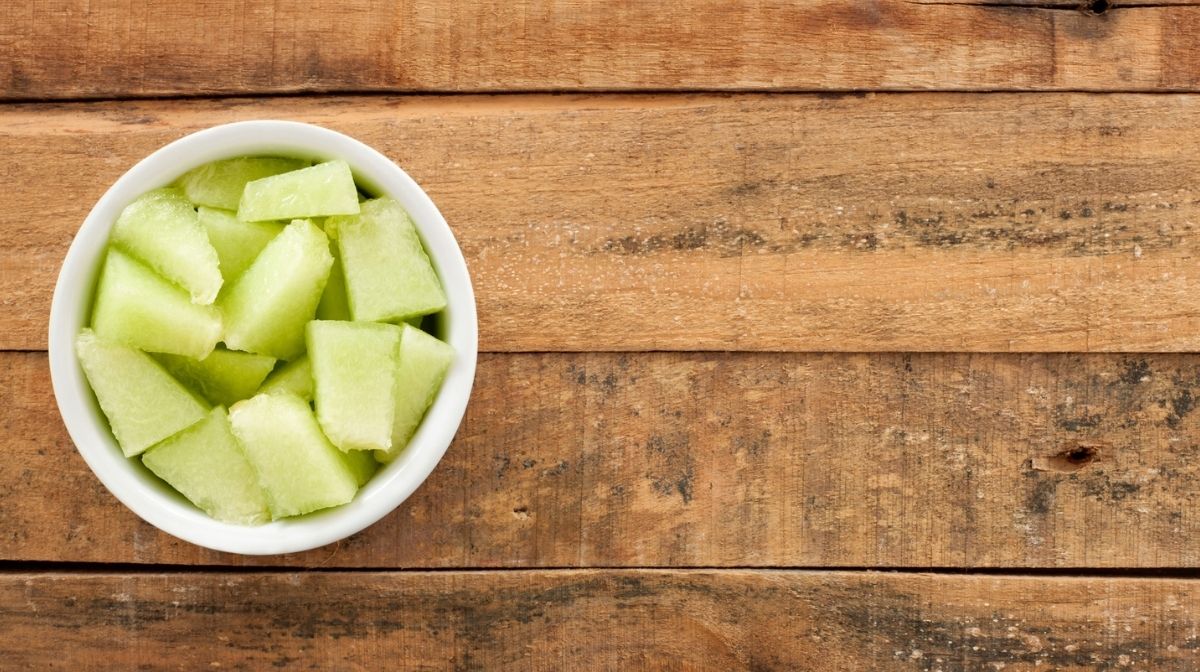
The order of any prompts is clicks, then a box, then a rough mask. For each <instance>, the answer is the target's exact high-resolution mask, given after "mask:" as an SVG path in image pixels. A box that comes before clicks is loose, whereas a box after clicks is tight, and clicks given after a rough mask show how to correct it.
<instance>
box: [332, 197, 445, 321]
mask: <svg viewBox="0 0 1200 672" xmlns="http://www.w3.org/2000/svg"><path fill="white" fill-rule="evenodd" d="M330 226H335V227H336V228H337V232H338V233H337V244H338V251H339V252H340V253H341V258H342V272H343V273H344V274H345V278H346V298H347V299H348V301H349V303H350V313H351V315H353V316H354V319H356V320H370V321H374V322H400V321H402V320H405V319H407V318H410V317H418V316H421V315H426V314H428V313H436V312H437V311H439V310H441V309H443V308H445V307H446V295H445V293H444V292H443V291H442V285H441V283H440V282H439V281H438V277H437V273H436V272H435V271H434V270H433V266H432V265H431V264H430V263H429V257H428V256H427V255H426V254H425V249H424V248H423V247H421V238H420V236H418V235H417V229H416V227H415V226H414V225H413V222H412V220H411V219H409V217H408V213H406V212H405V211H404V208H402V207H401V206H400V204H399V203H397V202H396V201H394V200H393V199H390V198H377V199H375V200H373V201H367V202H366V203H363V204H362V212H361V213H359V215H358V216H355V217H331V218H330V219H329V221H328V222H326V228H328V227H330Z"/></svg>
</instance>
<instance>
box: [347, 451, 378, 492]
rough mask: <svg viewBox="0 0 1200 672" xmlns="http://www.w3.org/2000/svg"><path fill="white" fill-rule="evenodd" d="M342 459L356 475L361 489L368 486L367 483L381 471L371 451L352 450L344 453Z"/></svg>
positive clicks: (355, 477)
mask: <svg viewBox="0 0 1200 672" xmlns="http://www.w3.org/2000/svg"><path fill="white" fill-rule="evenodd" d="M342 459H343V460H344V461H345V462H346V467H347V468H349V469H350V472H351V473H353V474H354V479H355V481H356V482H357V483H358V485H359V487H362V486H363V485H366V483H367V481H369V480H371V477H372V476H374V475H375V472H376V471H378V470H379V463H378V462H376V461H375V456H374V455H373V454H372V453H371V451H369V450H350V451H346V452H344V453H342Z"/></svg>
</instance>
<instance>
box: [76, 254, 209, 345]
mask: <svg viewBox="0 0 1200 672" xmlns="http://www.w3.org/2000/svg"><path fill="white" fill-rule="evenodd" d="M92 329H95V330H96V333H97V334H98V335H99V336H100V337H101V338H105V339H108V340H111V341H118V342H120V343H124V344H126V345H131V346H133V347H135V348H139V349H141V350H145V351H147V352H165V353H168V354H172V355H183V356H185V357H192V358H194V359H203V358H205V357H207V356H208V353H210V352H212V350H213V348H214V347H216V345H217V341H219V340H220V339H221V314H220V313H218V312H217V309H216V308H214V307H213V306H201V305H197V304H194V303H192V301H191V299H190V298H188V295H187V292H185V291H183V290H182V289H180V288H178V287H176V286H175V285H172V284H171V283H169V282H167V281H166V280H164V279H163V278H162V277H161V276H159V275H157V274H156V273H155V272H154V271H151V270H150V269H149V268H147V267H145V266H143V265H142V264H140V263H138V262H136V261H134V260H133V259H130V258H129V257H128V256H126V255H125V254H124V253H123V252H121V251H119V250H116V249H109V251H108V256H107V257H106V258H105V260H104V269H103V270H102V271H101V272H100V283H99V286H98V287H97V288H96V301H95V304H94V305H93V306H92Z"/></svg>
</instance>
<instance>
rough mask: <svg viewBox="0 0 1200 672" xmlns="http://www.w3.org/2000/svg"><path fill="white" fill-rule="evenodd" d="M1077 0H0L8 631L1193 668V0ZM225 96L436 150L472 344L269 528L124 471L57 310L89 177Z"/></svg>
mask: <svg viewBox="0 0 1200 672" xmlns="http://www.w3.org/2000/svg"><path fill="white" fill-rule="evenodd" d="M193 4H194V5H195V6H194V7H190V8H187V9H184V8H185V6H187V5H193ZM1078 4H1079V3H1078V2H1076V1H1074V0H1037V1H1036V2H1033V1H1030V2H1026V1H1025V0H1013V1H1011V2H992V1H991V0H950V1H940V0H939V1H933V0H861V1H851V0H842V1H838V2H834V1H824V0H796V1H794V2H782V1H772V0H753V1H746V2H740V3H730V2H725V1H724V0H681V1H680V2H675V3H663V4H662V5H658V3H650V2H636V1H625V2H598V1H597V2H588V1H585V0H558V1H555V2H530V1H526V0H515V1H513V2H509V3H482V2H477V1H475V0H470V1H465V0H464V1H463V2H456V3H451V2H445V3H439V2H429V1H419V0H398V1H396V2H380V1H377V0H344V1H333V0H317V1H315V2H299V1H298V0H276V1H274V2H267V1H265V0H239V1H236V2H234V1H233V0H204V1H203V2H196V3H163V4H160V5H156V6H151V4H150V3H146V2H115V1H110V0H100V1H96V0H92V1H91V2H88V1H85V0H59V1H57V2H48V1H42V0H35V1H25V2H22V1H20V0H18V1H17V2H16V3H9V4H5V5H4V7H3V8H0V97H3V98H4V99H5V102H4V103H3V104H0V156H3V161H0V185H3V191H2V192H0V193H3V195H4V198H3V207H2V208H0V229H2V231H3V235H4V239H3V244H2V245H0V348H3V350H4V352H2V353H0V376H2V379H0V428H2V431H3V437H4V438H3V451H4V457H3V458H2V459H0V560H2V564H0V653H2V657H0V667H3V668H5V669H14V670H15V669H35V668H50V667H62V668H66V669H72V670H92V669H113V668H117V669H135V668H136V669H151V668H164V669H165V668H179V669H188V670H200V669H246V670H261V669H268V668H269V667H270V666H272V665H273V666H277V667H281V668H306V669H309V668H311V669H335V668H347V669H363V670H375V669H386V668H392V667H395V668H410V669H449V668H453V669H462V670H476V669H478V670H509V669H512V670H524V669H536V670H585V669H587V670H591V669H614V670H624V669H673V670H700V669H714V670H726V669H748V670H768V669H770V670H811V671H821V672H824V671H835V670H836V671H842V670H921V671H924V672H934V671H937V670H941V671H944V672H950V671H952V670H1005V671H1006V672H1012V671H1013V670H1127V669H1128V670H1172V671H1184V670H1196V669H1200V581H1198V580H1197V579H1198V578H1200V577H1198V575H1197V573H1196V571H1195V569H1194V568H1195V567H1196V566H1197V564H1198V563H1200V542H1197V534H1198V533H1200V515H1198V513H1197V503H1198V502H1200V413H1198V412H1196V408H1197V406H1198V405H1200V358H1198V357H1197V356H1196V355H1195V354H1193V353H1194V352H1195V351H1196V350H1197V349H1200V267H1198V266H1197V255H1198V253H1200V98H1198V97H1197V95H1196V94H1197V93H1198V92H1200V6H1197V4H1196V3H1195V2H1191V1H1175V0H1172V1H1170V2H1163V1H1162V0H1155V1H1154V2H1149V3H1143V2H1138V1H1133V0H1128V1H1125V2H1120V3H1106V2H1102V1H1096V0H1093V1H1092V2H1090V3H1088V6H1087V7H1085V8H1083V9H1080V8H1079V7H1078V6H1077V5H1078ZM1114 4H1115V5H1116V6H1115V7H1114V6H1113V5H1114ZM253 118H288V119H298V120H303V121H309V122H314V123H318V124H322V125H325V126H328V127H330V128H334V129H337V130H339V131H343V132H346V133H349V134H351V135H353V136H356V137H358V138H361V139H362V140H364V141H366V142H368V143H370V144H372V145H374V146H375V147H377V148H379V149H380V150H382V151H383V152H385V153H386V154H387V155H388V156H389V157H391V158H393V159H394V160H395V161H396V162H397V163H399V164H400V165H401V166H403V167H404V168H405V169H406V170H408V171H409V172H410V173H411V174H412V175H413V176H414V177H415V178H416V179H417V180H418V181H419V182H420V183H421V184H422V185H424V187H425V188H426V189H427V190H428V192H429V193H430V195H431V196H432V197H433V199H434V200H435V201H436V202H437V203H438V205H439V206H440V207H441V208H442V211H443V212H444V214H445V215H446V218H447V219H448V220H449V222H450V224H451V226H452V227H453V229H454V231H455V233H456V234H457V236H458V237H459V240H460V241H461V243H462V247H463V250H464V252H465V254H466V256H467V260H468V263H469V265H470V269H471V272H472V275H473V278H474V282H475V288H476V292H477V293H478V300H479V311H480V320H481V325H480V330H481V331H480V343H481V349H482V351H483V352H482V353H481V356H480V363H479V372H478V375H477V378H476V384H475V394H474V397H473V399H472V402H471V405H470V408H469V409H468V411H467V416H466V419H465V422H464V424H463V425H462V427H461V429H460V430H459V433H458V437H457V439H456V441H455V443H454V444H453V445H452V446H451V448H450V450H449V452H448V454H447V455H446V458H445V459H444V460H443V461H442V463H441V465H440V466H439V467H438V469H437V470H436V471H435V472H434V474H433V476H432V477H431V478H430V479H429V481H428V482H427V483H426V484H425V485H424V486H423V487H422V488H421V489H420V490H419V491H418V492H417V493H416V494H415V495H414V496H413V497H412V498H411V499H409V500H408V501H407V502H405V503H404V504H403V505H402V506H401V507H400V508H399V509H398V510H397V511H396V512H394V513H393V514H392V515H390V516H388V517H387V518H386V519H384V520H383V521H382V522H380V523H378V524H377V525H375V526H374V527H372V528H370V529H368V530H367V531H365V532H363V533H361V534H358V535H356V536H354V537H352V538H350V539H348V540H346V541H344V542H341V543H338V544H335V545H333V546H329V547H326V548H322V549H318V550H314V551H311V552H308V553H301V554H296V555H289V556H282V557H268V558H248V557H237V556H232V555H223V554H219V553H215V552H209V551H206V550H204V549H201V548H198V547H195V546H191V545H189V544H186V543H183V542H180V541H178V540H176V539H174V538H171V537H169V536H167V535H165V534H162V533H160V532H158V531H157V530H155V529H154V528H152V527H151V526H149V525H148V524H146V523H143V522H141V521H140V520H139V519H138V518H137V517H135V516H134V515H133V514H132V513H130V512H129V511H127V510H126V509H125V508H124V507H122V506H121V505H120V504H119V503H118V502H117V501H116V500H115V499H114V498H113V497H112V496H111V495H109V494H108V493H107V492H106V491H105V490H104V489H103V488H102V487H101V486H100V484H99V483H98V481H97V480H96V479H95V477H94V476H92V474H91V473H90V472H89V471H88V469H87V467H86V466H85V465H84V463H83V461H82V460H81V459H80V458H79V456H78V455H77V453H76V452H75V450H74V447H73V445H72V444H71V441H70V440H69V438H68V437H67V434H66V432H65V431H64V429H63V426H62V423H61V422H60V420H59V418H58V414H57V411H56V408H55V404H54V399H53V396H52V393H51V389H50V381H49V375H48V371H47V362H46V355H45V353H44V352H43V349H44V348H45V344H46V337H45V332H46V324H47V312H48V307H49V303H50V296H51V290H52V287H53V284H54V280H55V275H56V273H57V270H58V267H59V263H60V260H61V259H62V257H63V254H64V253H65V251H66V247H67V245H68V244H69V242H70V240H71V237H72V235H73V234H74V233H75V231H76V229H77V228H78V226H79V224H80V222H81V221H82V219H83V216H84V214H85V213H86V212H87V211H88V210H89V208H90V207H91V205H92V204H93V203H94V202H95V200H96V199H97V198H98V197H99V196H100V194H101V193H102V192H103V191H104V190H105V189H106V188H107V186H108V185H109V184H111V183H112V181H113V180H114V179H115V178H116V177H117V176H118V175H120V174H121V173H122V172H123V171H125V170H126V169H127V168H128V167H129V166H130V165H131V164H132V163H133V162H135V161H136V160H137V159H139V158H140V157H142V156H144V155H145V154H147V153H148V152H149V151H151V150H153V149H154V148H156V147H158V146H160V145H162V144H164V143H166V142H168V141H170V140H172V139H174V138H177V137H179V136H181V135H183V134H185V133H188V132H191V131H194V130H196V129H199V128H203V127H206V126H209V125H212V124H217V123H222V122H227V121H232V120H238V119H253Z"/></svg>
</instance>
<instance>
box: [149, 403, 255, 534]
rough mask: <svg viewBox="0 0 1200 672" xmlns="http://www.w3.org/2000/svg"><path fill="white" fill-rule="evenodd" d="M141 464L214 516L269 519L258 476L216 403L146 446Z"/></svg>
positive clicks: (248, 521) (246, 521) (248, 522)
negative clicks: (196, 419)
mask: <svg viewBox="0 0 1200 672" xmlns="http://www.w3.org/2000/svg"><path fill="white" fill-rule="evenodd" d="M142 464H145V465H146V467H147V468H148V469H149V470H150V471H152V472H154V473H155V475H157V476H158V477H159V478H161V479H163V480H164V481H166V482H167V483H169V484H170V485H171V487H173V488H175V489H176V490H178V491H179V492H180V493H182V494H183V496H184V497H187V498H188V500H189V501H191V503H193V504H195V505H196V506H197V507H199V508H200V509H201V510H202V511H204V512H205V513H207V514H208V515H209V516H212V517H213V518H216V519H217V520H221V521H225V522H227V523H236V524H238V525H259V524H261V523H265V522H267V521H268V520H270V519H271V514H270V512H269V511H268V510H267V498H266V495H265V494H263V491H262V488H261V487H260V486H259V485H258V475H257V474H255V473H254V469H253V468H251V466H250V463H249V462H247V461H246V455H245V453H243V452H242V447H241V446H240V445H238V442H237V440H236V439H235V438H234V437H233V431H232V430H231V429H230V427H229V417H228V416H227V415H226V413H225V409H224V408H222V407H220V406H218V407H216V408H214V409H213V410H212V411H211V412H210V413H209V414H208V417H207V418H205V419H204V420H201V421H200V422H199V423H197V424H195V425H193V426H191V427H189V428H188V429H186V430H184V431H182V432H180V433H178V434H176V435H175V436H172V437H170V438H168V439H167V440H165V441H163V442H162V443H159V444H158V445H156V446H154V447H152V448H151V449H150V450H147V451H146V452H145V453H143V454H142Z"/></svg>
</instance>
